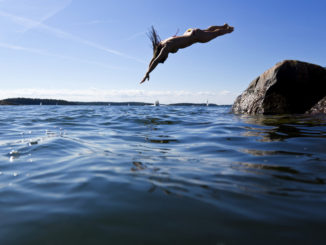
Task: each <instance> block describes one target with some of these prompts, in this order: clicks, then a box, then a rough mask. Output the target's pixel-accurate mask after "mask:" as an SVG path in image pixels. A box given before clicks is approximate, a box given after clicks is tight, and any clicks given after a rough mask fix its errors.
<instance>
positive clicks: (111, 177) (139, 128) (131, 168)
mask: <svg viewBox="0 0 326 245" xmlns="http://www.w3.org/2000/svg"><path fill="white" fill-rule="evenodd" d="M229 110H230V107H173V106H160V107H153V106H134V107H133V106H129V107H128V106H106V107H104V106H1V107H0V244H220V245H221V244H225V245H227V244H246V243H249V242H250V243H251V244H324V242H325V235H324V234H325V229H326V118H325V117H321V116H317V117H310V116H302V115H301V116H300V115H298V116H292V115H282V116H237V115H233V114H230V113H229Z"/></svg>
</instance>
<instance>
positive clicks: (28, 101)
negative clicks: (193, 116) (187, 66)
mask: <svg viewBox="0 0 326 245" xmlns="http://www.w3.org/2000/svg"><path fill="white" fill-rule="evenodd" d="M0 105H98V106H108V105H112V106H128V105H130V106H145V105H153V103H146V102H80V101H67V100H55V99H33V98H9V99H4V100H0ZM167 105H170V106H217V105H216V104H212V103H209V104H206V103H173V104H167Z"/></svg>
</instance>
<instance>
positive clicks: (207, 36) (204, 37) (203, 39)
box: [196, 27, 233, 43]
mask: <svg viewBox="0 0 326 245" xmlns="http://www.w3.org/2000/svg"><path fill="white" fill-rule="evenodd" d="M232 31H233V27H228V28H225V29H219V30H216V31H202V30H198V33H196V34H197V36H196V39H197V41H198V42H200V43H207V42H209V41H211V40H212V39H214V38H216V37H218V36H222V35H224V34H227V33H230V32H232Z"/></svg>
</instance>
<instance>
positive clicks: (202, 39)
mask: <svg viewBox="0 0 326 245" xmlns="http://www.w3.org/2000/svg"><path fill="white" fill-rule="evenodd" d="M233 30H234V28H233V27H232V26H229V25H228V24H224V25H223V26H210V27H208V28H207V29H204V30H201V29H188V30H187V31H186V32H185V33H184V34H183V35H182V36H173V37H170V38H167V39H165V40H163V41H161V42H160V44H161V45H162V49H161V51H160V53H159V54H158V55H157V56H156V57H153V58H152V60H151V62H150V64H149V67H148V71H147V72H146V75H145V76H144V78H143V80H142V81H141V82H140V83H143V82H145V81H146V79H148V80H149V74H150V73H151V72H152V71H153V70H154V69H155V67H156V66H157V65H158V64H159V63H163V62H164V61H165V60H166V59H167V57H168V55H169V53H176V52H178V50H179V49H182V48H186V47H189V46H190V45H193V44H194V43H207V42H209V41H211V40H212V39H214V38H216V37H218V36H222V35H224V34H227V33H231V32H233Z"/></svg>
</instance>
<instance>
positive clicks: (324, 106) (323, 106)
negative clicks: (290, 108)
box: [306, 96, 326, 114]
mask: <svg viewBox="0 0 326 245" xmlns="http://www.w3.org/2000/svg"><path fill="white" fill-rule="evenodd" d="M321 113H323V114H326V96H325V97H324V98H322V99H321V100H320V101H318V103H317V104H316V105H314V106H313V107H312V108H311V109H310V110H308V111H307V112H306V114H321Z"/></svg>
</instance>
